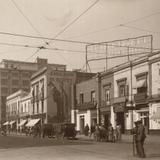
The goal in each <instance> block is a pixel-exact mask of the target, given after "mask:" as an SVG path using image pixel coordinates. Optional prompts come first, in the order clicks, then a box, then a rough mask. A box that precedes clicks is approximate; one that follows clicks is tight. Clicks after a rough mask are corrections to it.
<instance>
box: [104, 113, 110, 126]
mask: <svg viewBox="0 0 160 160" xmlns="http://www.w3.org/2000/svg"><path fill="white" fill-rule="evenodd" d="M109 124H110V115H109V114H105V115H104V126H105V127H106V128H108V126H109Z"/></svg>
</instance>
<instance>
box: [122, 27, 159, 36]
mask: <svg viewBox="0 0 160 160" xmlns="http://www.w3.org/2000/svg"><path fill="white" fill-rule="evenodd" d="M121 26H122V27H125V28H130V29H135V30H139V31H144V32H149V33H155V34H160V32H156V31H152V30H148V29H143V28H139V27H134V26H130V25H129V26H128V25H121Z"/></svg>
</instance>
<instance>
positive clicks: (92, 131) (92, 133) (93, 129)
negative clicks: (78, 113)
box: [90, 125, 95, 137]
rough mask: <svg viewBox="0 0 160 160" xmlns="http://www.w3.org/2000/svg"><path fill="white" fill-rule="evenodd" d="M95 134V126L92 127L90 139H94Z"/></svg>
mask: <svg viewBox="0 0 160 160" xmlns="http://www.w3.org/2000/svg"><path fill="white" fill-rule="evenodd" d="M94 132H95V126H94V125H91V129H90V137H92V135H94Z"/></svg>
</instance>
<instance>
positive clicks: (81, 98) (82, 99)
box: [79, 93, 84, 104]
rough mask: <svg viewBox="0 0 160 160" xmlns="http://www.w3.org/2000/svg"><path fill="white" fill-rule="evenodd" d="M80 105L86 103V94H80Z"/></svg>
mask: <svg viewBox="0 0 160 160" xmlns="http://www.w3.org/2000/svg"><path fill="white" fill-rule="evenodd" d="M79 100H80V103H81V104H82V103H84V94H83V93H80V97H79Z"/></svg>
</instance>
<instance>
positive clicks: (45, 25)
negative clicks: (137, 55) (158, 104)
mask: <svg viewBox="0 0 160 160" xmlns="http://www.w3.org/2000/svg"><path fill="white" fill-rule="evenodd" d="M95 1H96V0H34V1H33V0H5V1H4V0H0V20H1V23H0V33H1V32H8V33H13V34H25V35H31V36H41V37H48V38H55V36H56V35H57V34H58V33H59V32H61V31H62V30H63V29H64V28H65V27H66V26H68V24H70V23H71V22H72V21H73V20H75V18H77V17H78V16H79V15H81V14H82V12H84V11H85V10H86V9H87V8H88V7H89V6H91V5H92V4H93V3H94V2H95ZM16 5H17V6H18V7H16ZM18 8H19V9H18ZM20 10H21V12H20ZM26 17H27V18H26ZM124 24H125V26H124ZM151 34H152V35H153V48H156V49H160V1H159V0H99V1H98V2H97V3H96V4H95V5H94V6H93V7H92V8H90V9H89V10H88V11H87V12H86V13H85V14H83V15H82V16H81V17H80V18H79V19H77V20H76V21H75V22H74V23H73V24H72V25H70V27H68V28H67V29H66V30H65V31H64V32H63V33H62V34H60V35H59V36H56V38H58V39H66V40H74V41H83V42H91V43H97V42H104V41H105V42H106V41H113V40H118V39H125V38H130V37H138V36H143V35H151ZM46 42H48V41H46V40H42V39H31V38H24V37H16V36H7V35H3V34H0V60H2V59H13V60H22V61H30V62H35V60H36V57H41V58H47V59H48V62H49V63H58V64H66V65H67V68H68V70H72V69H81V68H83V67H84V64H85V44H75V43H66V42H65V43H64V42H59V41H51V42H50V43H49V45H48V46H47V47H50V48H54V49H57V48H58V49H61V51H58V50H47V49H41V50H40V51H39V52H38V53H37V54H34V53H35V52H36V50H37V49H36V48H27V47H25V48H24V47H16V46H7V45H2V44H1V43H12V44H13V43H14V44H22V45H33V46H37V47H40V46H43V45H44V44H45V43H46ZM70 50H72V51H73V50H76V51H78V52H70ZM110 62H111V63H116V60H115V59H112V60H111V61H110ZM92 66H93V70H94V67H95V70H96V69H97V68H99V67H101V70H102V68H103V69H104V68H105V66H100V64H93V65H92Z"/></svg>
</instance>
